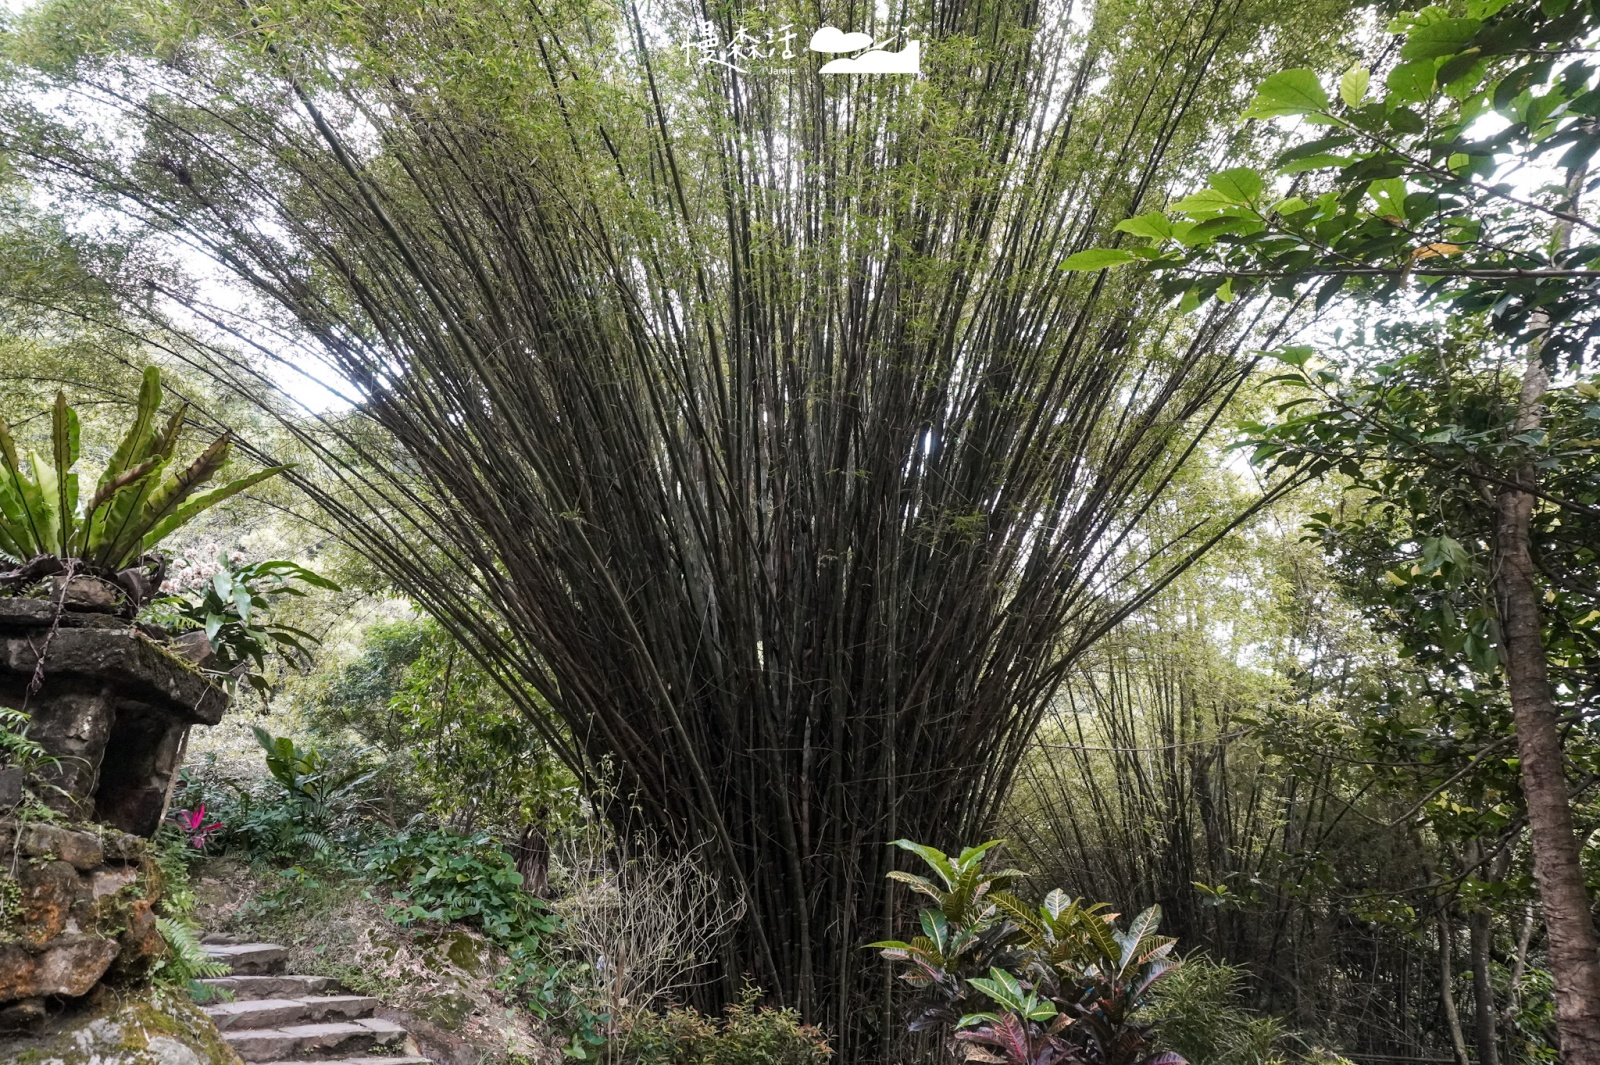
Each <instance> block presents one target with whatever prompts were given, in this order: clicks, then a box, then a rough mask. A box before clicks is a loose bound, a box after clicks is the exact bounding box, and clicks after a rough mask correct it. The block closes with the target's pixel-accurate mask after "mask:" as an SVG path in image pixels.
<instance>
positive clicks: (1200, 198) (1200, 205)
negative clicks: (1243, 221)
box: [1172, 188, 1238, 218]
mask: <svg viewBox="0 0 1600 1065" xmlns="http://www.w3.org/2000/svg"><path fill="white" fill-rule="evenodd" d="M1236 206H1238V204H1237V203H1236V202H1235V201H1234V200H1232V199H1230V198H1229V197H1228V196H1227V195H1226V194H1225V193H1222V192H1218V191H1217V190H1216V189H1209V188H1208V189H1201V190H1200V191H1199V192H1196V193H1194V194H1192V195H1189V196H1185V197H1184V198H1183V199H1181V200H1179V201H1178V202H1177V203H1175V204H1173V205H1172V210H1174V211H1176V212H1178V213H1180V214H1186V215H1192V216H1194V217H1197V218H1198V217H1202V216H1208V215H1214V214H1217V213H1218V212H1221V211H1231V210H1232V209H1233V208H1235V207H1236Z"/></svg>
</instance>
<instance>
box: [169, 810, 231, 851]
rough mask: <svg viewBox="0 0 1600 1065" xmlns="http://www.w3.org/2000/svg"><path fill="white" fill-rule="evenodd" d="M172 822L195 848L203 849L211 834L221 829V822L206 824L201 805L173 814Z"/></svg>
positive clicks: (204, 811)
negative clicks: (175, 823) (176, 823)
mask: <svg viewBox="0 0 1600 1065" xmlns="http://www.w3.org/2000/svg"><path fill="white" fill-rule="evenodd" d="M172 816H173V820H175V821H177V822H178V827H179V828H181V829H183V831H184V832H185V833H186V834H187V835H188V837H189V842H190V843H192V844H193V845H194V846H196V847H204V846H205V845H206V841H207V840H208V839H210V838H211V833H213V832H215V831H216V830H217V829H219V828H221V827H222V822H221V821H213V822H212V823H211V824H209V825H208V824H206V804H205V803H201V804H200V805H199V807H197V808H196V809H193V810H179V811H178V812H177V813H175V814H173V815H172Z"/></svg>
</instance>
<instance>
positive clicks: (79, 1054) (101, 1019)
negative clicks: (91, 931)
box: [0, 987, 241, 1065]
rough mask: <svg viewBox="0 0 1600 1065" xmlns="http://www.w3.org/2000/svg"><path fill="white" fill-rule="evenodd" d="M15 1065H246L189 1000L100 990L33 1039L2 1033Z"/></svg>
mask: <svg viewBox="0 0 1600 1065" xmlns="http://www.w3.org/2000/svg"><path fill="white" fill-rule="evenodd" d="M0 1061H6V1062H13V1063H15V1065H241V1063H240V1061H239V1056H238V1055H237V1054H235V1053H234V1052H233V1051H232V1050H231V1049H230V1048H229V1047H228V1045H227V1044H226V1043H225V1042H223V1040H222V1037H221V1035H220V1034H219V1033H218V1032H217V1029H216V1027H215V1026H214V1025H213V1024H212V1023H211V1020H210V1018H208V1017H207V1016H206V1015H205V1014H204V1013H203V1012H201V1010H200V1008H199V1007H198V1006H196V1005H195V1004H194V1003H192V1002H190V1001H189V1000H188V998H187V997H185V996H183V995H182V994H179V993H175V992H172V991H164V990H161V989H156V988H149V987H146V988H140V989H137V990H127V991H122V992H118V991H111V990H101V991H99V992H97V993H96V994H95V995H94V996H93V997H92V1001H90V1002H88V1003H86V1004H85V1006H84V1008H82V1009H78V1010H75V1011H73V1012H71V1013H69V1014H66V1015H63V1016H61V1017H56V1018H53V1019H51V1020H49V1021H47V1022H46V1023H45V1025H44V1026H43V1027H42V1028H41V1029H40V1030H39V1031H37V1032H34V1033H32V1034H30V1035H27V1036H3V1035H0Z"/></svg>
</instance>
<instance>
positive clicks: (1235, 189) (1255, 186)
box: [1209, 166, 1262, 204]
mask: <svg viewBox="0 0 1600 1065" xmlns="http://www.w3.org/2000/svg"><path fill="white" fill-rule="evenodd" d="M1209 184H1210V186H1211V187H1212V188H1213V189H1215V190H1216V191H1217V192H1219V193H1221V194H1222V195H1223V196H1225V197H1227V199H1228V202H1229V203H1230V204H1245V203H1249V202H1250V201H1252V200H1254V199H1255V198H1256V197H1257V196H1260V195H1261V185H1262V182H1261V175H1260V174H1258V173H1256V172H1255V171H1254V170H1252V169H1250V168H1249V167H1247V166H1237V167H1234V168H1233V169H1231V170H1223V171H1219V172H1218V173H1215V174H1212V175H1211V178H1210V181H1209Z"/></svg>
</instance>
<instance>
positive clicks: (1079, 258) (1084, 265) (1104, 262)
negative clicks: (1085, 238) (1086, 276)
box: [1061, 248, 1136, 272]
mask: <svg viewBox="0 0 1600 1065" xmlns="http://www.w3.org/2000/svg"><path fill="white" fill-rule="evenodd" d="M1135 258H1136V256H1135V255H1134V254H1133V253H1132V252H1129V251H1124V250H1123V249H1121V248H1089V249H1087V250H1085V251H1080V252H1078V253H1077V254H1076V255H1069V256H1068V257H1067V260H1066V262H1064V263H1062V264H1061V269H1062V270H1064V271H1068V272H1071V271H1075V270H1104V269H1105V268H1107V267H1109V266H1121V265H1122V264H1123V263H1127V262H1132V261H1133V260H1134V259H1135Z"/></svg>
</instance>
